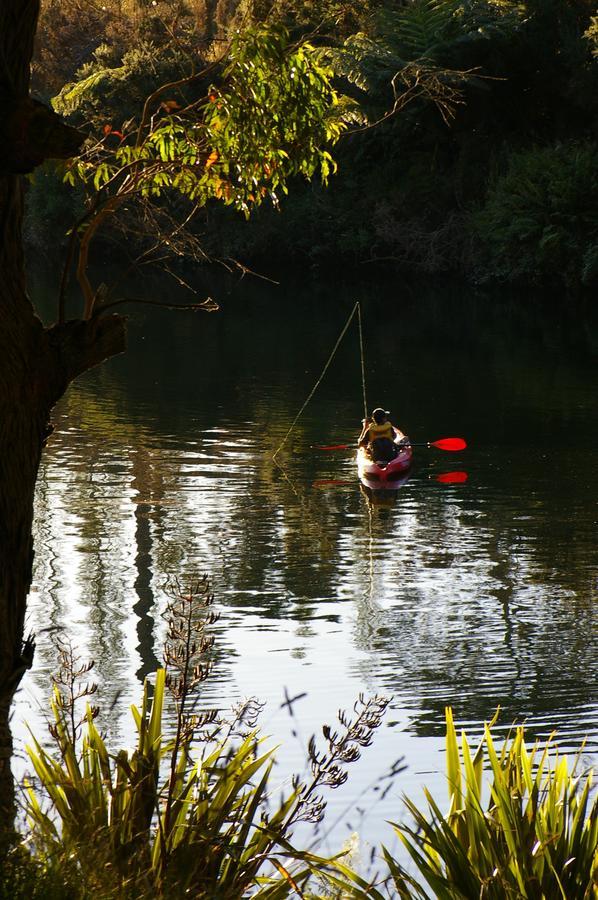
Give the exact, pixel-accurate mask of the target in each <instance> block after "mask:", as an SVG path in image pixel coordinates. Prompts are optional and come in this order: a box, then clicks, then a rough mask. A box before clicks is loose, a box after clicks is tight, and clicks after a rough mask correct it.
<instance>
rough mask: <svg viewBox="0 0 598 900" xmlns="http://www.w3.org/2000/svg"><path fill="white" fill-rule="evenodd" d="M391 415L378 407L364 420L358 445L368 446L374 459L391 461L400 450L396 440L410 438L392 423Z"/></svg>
mask: <svg viewBox="0 0 598 900" xmlns="http://www.w3.org/2000/svg"><path fill="white" fill-rule="evenodd" d="M389 415H390V413H389V412H388V410H385V409H381V408H380V407H377V408H376V409H375V410H374V411H373V412H372V415H371V418H369V419H364V420H363V430H362V432H361V434H360V435H359V440H358V442H357V446H358V447H366V448H367V449H368V451H369V453H370V454H371V457H372V459H373V460H374V461H377V460H380V462H390V461H391V460H393V459H395V457H396V456H397V454H398V452H399V450H398V448H397V444H396V442H397V441H404V442H408V440H409V438H407V437H406V436H405V435H404V434H403V432H402V431H400V430H399V429H398V428H396V427H395V426H394V425H393V424H392V422H391V421H390V419H389V418H388V417H389Z"/></svg>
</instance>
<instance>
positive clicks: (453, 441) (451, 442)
mask: <svg viewBox="0 0 598 900" xmlns="http://www.w3.org/2000/svg"><path fill="white" fill-rule="evenodd" d="M430 447H436V448H437V449H438V450H465V448H466V447H467V443H466V441H464V440H463V438H441V439H440V440H439V441H430Z"/></svg>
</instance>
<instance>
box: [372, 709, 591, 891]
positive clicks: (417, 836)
mask: <svg viewBox="0 0 598 900" xmlns="http://www.w3.org/2000/svg"><path fill="white" fill-rule="evenodd" d="M446 727H447V736H446V752H447V764H446V765H447V776H448V785H449V800H450V805H449V810H448V812H447V813H446V814H443V813H442V811H441V809H440V807H439V805H438V803H437V802H436V801H435V800H434V799H433V798H432V796H431V795H430V793H429V792H428V791H426V792H425V793H426V799H427V801H428V809H427V810H426V811H422V810H420V809H418V807H417V806H416V805H415V804H414V803H413V802H412V801H411V800H407V801H406V804H407V808H408V809H409V811H410V812H411V815H412V816H413V819H414V823H415V826H414V827H409V826H406V825H400V826H397V832H398V834H399V837H400V838H401V841H402V842H403V844H404V846H405V847H406V849H407V851H408V852H409V854H410V856H411V858H412V859H413V861H414V862H415V865H416V866H417V869H418V870H419V872H420V874H421V875H422V876H423V877H424V879H425V882H426V883H427V884H428V886H429V888H430V889H431V891H432V896H434V897H439V898H447V900H448V898H451V900H453V898H455V900H457V898H459V900H461V898H463V900H465V898H468V900H469V898H471V900H473V898H476V900H477V898H489V900H490V898H492V900H505V898H513V900H515V898H529V900H532V898H533V900H536V898H537V900H540V898H545V900H553V898H554V900H557V898H558V900H596V898H598V797H595V798H594V800H593V801H592V800H591V798H590V792H591V788H592V773H591V771H590V772H587V773H585V774H581V773H579V772H578V771H577V770H578V766H579V757H578V758H577V759H576V760H575V762H574V763H573V765H572V766H570V763H569V761H568V760H567V757H566V756H561V755H560V754H559V753H558V750H557V748H556V745H555V744H554V740H553V738H550V739H549V740H548V741H547V742H546V743H545V744H544V745H539V744H537V743H536V744H534V746H533V747H532V748H531V749H528V748H527V746H526V744H525V740H524V729H523V728H522V727H518V728H516V729H515V731H514V733H513V735H512V737H510V738H509V739H507V740H506V741H505V742H504V744H503V746H502V748H500V749H497V747H496V745H495V743H494V739H493V738H492V734H491V727H492V723H490V725H487V726H486V727H485V731H484V736H483V738H482V740H481V741H480V743H479V744H478V746H477V748H476V749H475V751H472V750H471V749H470V746H469V743H468V740H467V737H466V735H465V733H464V732H462V733H461V739H460V741H459V739H458V737H457V732H456V728H455V725H454V722H453V716H452V712H451V710H450V709H447V711H446ZM485 768H486V770H487V771H486V774H485V771H484V770H485ZM485 785H486V787H485ZM485 794H487V800H484V795H485ZM385 857H386V860H387V863H388V865H389V868H390V871H391V874H392V876H393V883H394V887H395V889H396V891H397V893H398V896H400V897H409V898H413V897H429V896H430V894H429V893H428V892H427V890H426V888H425V887H424V886H423V885H422V884H420V883H418V882H417V881H416V880H415V879H414V878H410V877H408V876H406V875H405V873H404V871H403V870H402V869H401V867H400V866H399V865H398V864H397V862H396V860H394V859H393V858H392V856H391V855H390V853H388V851H385Z"/></svg>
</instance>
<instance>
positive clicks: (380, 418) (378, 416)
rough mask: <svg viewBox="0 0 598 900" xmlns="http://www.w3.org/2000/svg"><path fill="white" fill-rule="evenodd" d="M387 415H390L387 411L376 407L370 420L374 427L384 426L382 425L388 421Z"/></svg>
mask: <svg viewBox="0 0 598 900" xmlns="http://www.w3.org/2000/svg"><path fill="white" fill-rule="evenodd" d="M389 415H390V413H389V412H388V410H386V409H382V408H381V407H378V408H377V409H375V410H374V411H373V413H372V419H373V420H374V422H375V423H376V425H384V423H385V422H386V420H387V419H388V417H389Z"/></svg>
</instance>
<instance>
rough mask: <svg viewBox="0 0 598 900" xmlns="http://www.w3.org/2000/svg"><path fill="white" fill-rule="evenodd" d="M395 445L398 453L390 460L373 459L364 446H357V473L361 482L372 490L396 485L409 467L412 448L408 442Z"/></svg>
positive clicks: (391, 487) (392, 487)
mask: <svg viewBox="0 0 598 900" xmlns="http://www.w3.org/2000/svg"><path fill="white" fill-rule="evenodd" d="M397 447H398V450H399V452H398V455H397V456H395V458H394V459H392V460H391V461H390V462H380V461H375V460H373V459H372V457H371V456H370V454H369V453H368V452H367V450H365V448H364V447H360V448H359V450H358V451H357V474H358V475H359V480H360V481H361V483H362V484H364V485H365V486H366V487H369V488H372V490H380V488H390V489H394V488H396V487H397V481H400V480H401V479H402V478H403V477H404V476H405V474H406V473H407V471H408V470H409V469H410V467H411V461H412V458H413V450H412V448H411V446H410V445H409V444H407V445H406V446H405V445H401V444H399V443H398V442H397Z"/></svg>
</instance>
